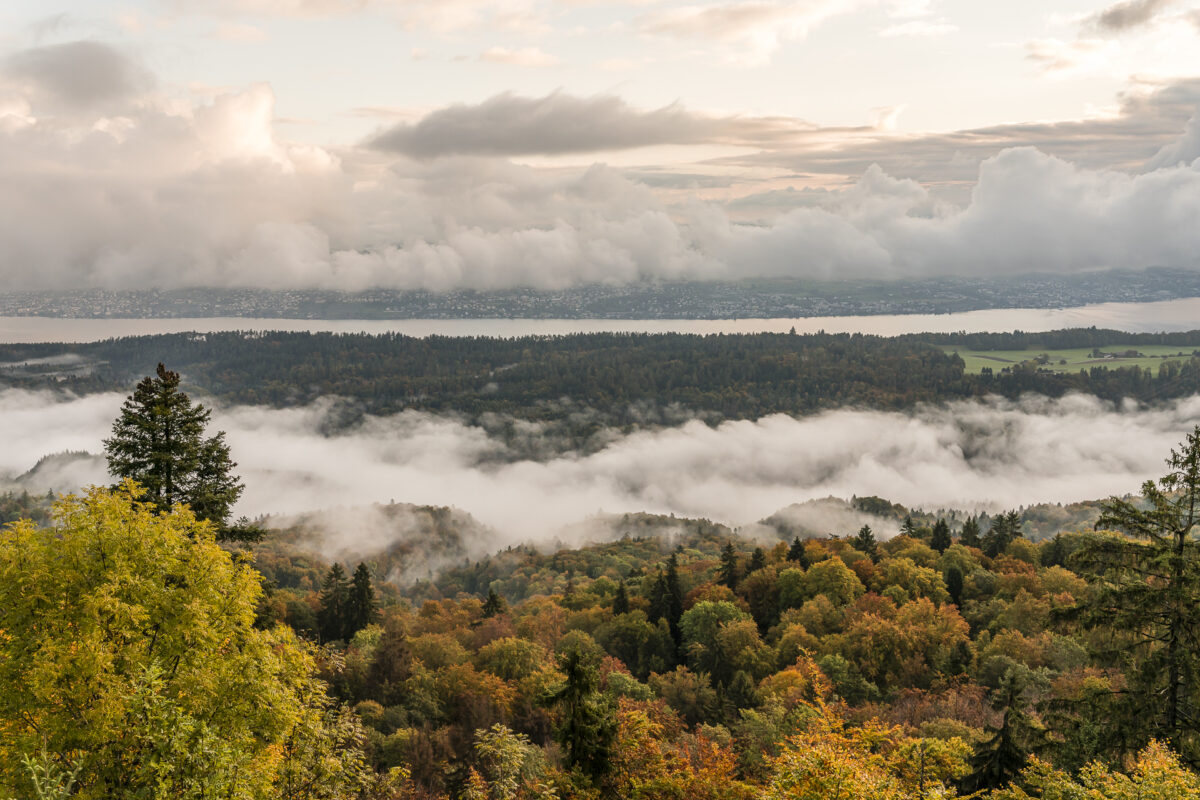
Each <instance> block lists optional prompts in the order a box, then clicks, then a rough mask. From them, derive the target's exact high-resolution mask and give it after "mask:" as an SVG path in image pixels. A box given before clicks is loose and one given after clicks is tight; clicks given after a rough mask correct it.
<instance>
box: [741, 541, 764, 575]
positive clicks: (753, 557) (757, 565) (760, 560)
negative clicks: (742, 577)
mask: <svg viewBox="0 0 1200 800" xmlns="http://www.w3.org/2000/svg"><path fill="white" fill-rule="evenodd" d="M766 565H767V554H766V552H765V551H764V550H763V549H762V548H761V547H756V548H754V552H753V553H751V554H750V566H749V567H747V568H746V574H747V575H750V574H753V573H755V572H758V571H759V570H760V569H762V568H763V567H765V566H766Z"/></svg>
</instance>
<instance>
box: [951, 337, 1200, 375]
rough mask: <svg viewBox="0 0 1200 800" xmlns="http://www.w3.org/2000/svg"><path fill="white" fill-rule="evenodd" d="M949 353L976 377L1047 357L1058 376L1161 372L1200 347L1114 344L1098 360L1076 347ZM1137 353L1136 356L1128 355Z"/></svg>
mask: <svg viewBox="0 0 1200 800" xmlns="http://www.w3.org/2000/svg"><path fill="white" fill-rule="evenodd" d="M939 346H940V347H941V349H942V350H943V351H945V352H947V353H958V355H959V356H960V357H961V358H962V360H963V361H964V362H966V365H967V368H966V371H967V372H968V373H972V374H977V373H979V372H981V371H982V370H983V368H984V367H991V368H992V369H993V370H994V371H995V372H999V371H1000V370H1002V369H1003V368H1005V367H1011V366H1015V365H1017V364H1020V363H1022V362H1025V361H1033V360H1035V359H1037V358H1038V357H1039V356H1043V355H1044V356H1047V357H1048V358H1047V359H1046V361H1045V363H1044V364H1041V365H1040V366H1042V367H1043V368H1044V369H1049V370H1054V371H1055V372H1078V371H1079V370H1081V369H1091V368H1092V367H1097V366H1100V367H1142V368H1144V369H1150V370H1153V371H1156V372H1157V371H1158V367H1159V365H1161V364H1163V363H1165V362H1168V361H1177V362H1178V361H1186V360H1188V359H1190V358H1191V357H1192V352H1193V351H1194V350H1197V349H1200V344H1198V345H1196V346H1194V347H1192V346H1181V345H1163V344H1143V345H1126V344H1111V345H1106V346H1104V347H1101V348H1098V349H1099V350H1100V351H1101V353H1103V354H1104V355H1102V356H1101V357H1099V358H1097V357H1096V356H1095V354H1094V353H1093V348H1090V347H1076V348H1068V349H1065V350H1047V349H1040V348H1033V347H1031V348H1029V349H1028V350H969V349H966V348H963V347H958V346H955V345H939ZM1129 351H1136V352H1137V353H1138V355H1137V356H1133V357H1131V356H1128V355H1126V354H1127V353H1128V352H1129Z"/></svg>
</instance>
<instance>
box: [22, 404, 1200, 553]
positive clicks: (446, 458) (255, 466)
mask: <svg viewBox="0 0 1200 800" xmlns="http://www.w3.org/2000/svg"><path fill="white" fill-rule="evenodd" d="M121 399H122V398H121V397H120V396H118V395H113V394H109V395H94V396H89V397H86V398H71V397H61V396H57V397H56V396H52V395H50V394H48V393H33V392H24V391H17V390H6V391H3V392H0V438H2V440H3V441H4V442H5V443H6V445H7V446H6V447H5V448H4V449H3V451H0V473H7V475H8V476H9V477H12V476H16V475H19V474H21V473H23V472H25V471H26V470H28V469H29V468H30V467H32V466H33V465H34V463H35V462H37V461H38V459H39V458H40V457H42V456H44V455H46V454H47V453H52V452H58V451H64V450H87V451H90V452H92V453H96V452H99V451H100V449H101V441H102V439H103V437H104V436H105V435H106V434H107V432H108V430H109V426H110V425H111V420H112V418H113V417H114V416H115V415H116V413H117V409H118V408H119V406H120V402H121ZM334 407H335V402H334V401H325V402H322V403H317V404H314V405H311V406H307V407H303V408H296V409H283V410H279V409H270V408H265V407H233V408H227V409H219V410H217V411H216V413H215V414H214V416H213V425H214V427H216V428H220V429H222V430H225V431H226V432H227V434H228V440H229V444H230V445H231V447H232V449H233V455H234V458H235V460H236V461H237V462H238V463H239V466H238V472H239V473H240V474H241V475H242V477H243V478H244V479H245V482H246V487H247V488H246V493H245V496H244V497H243V498H242V501H241V503H240V504H239V507H238V509H237V511H238V513H245V514H249V515H251V516H254V515H258V514H267V513H275V514H294V513H302V512H305V511H310V510H315V509H321V508H333V507H346V506H354V505H369V504H371V503H377V502H381V503H388V502H389V501H393V500H394V501H395V502H397V503H413V504H418V505H426V504H428V505H440V506H454V507H457V508H460V509H463V510H465V511H467V512H469V513H470V514H472V515H473V516H474V517H476V518H477V519H478V520H479V521H480V522H482V523H483V524H485V525H487V526H491V527H492V528H494V529H495V530H496V531H497V534H496V536H497V539H498V540H497V541H495V542H493V543H492V544H493V545H494V546H495V547H502V546H504V545H506V544H509V543H513V542H520V541H527V540H530V539H534V540H538V539H550V538H552V537H554V536H555V535H556V534H557V533H558V532H559V531H560V530H561V529H562V528H563V527H564V526H566V525H568V524H570V523H575V522H578V521H579V520H581V519H583V518H585V517H587V516H588V515H591V514H594V513H596V512H599V511H604V512H608V513H621V512H633V511H648V512H653V513H662V514H676V515H679V516H688V517H707V518H710V519H713V520H716V521H720V522H725V523H727V524H731V525H744V524H748V523H751V522H754V521H756V520H760V519H762V518H764V517H766V516H769V515H770V514H772V513H774V512H776V511H778V510H780V509H782V508H784V507H785V506H788V505H790V504H792V503H797V502H803V501H805V500H809V499H813V498H820V497H826V496H829V495H833V496H837V497H847V498H848V497H850V496H851V495H860V496H861V495H879V496H881V497H885V498H887V499H889V500H892V501H894V502H899V503H903V504H905V505H908V506H910V507H924V508H936V507H951V506H953V507H959V508H964V509H1001V508H1009V507H1014V506H1017V505H1021V504H1030V503H1037V502H1070V501H1076V500H1082V499H1092V498H1098V497H1104V496H1107V495H1110V494H1124V493H1128V492H1135V491H1137V489H1138V487H1139V485H1140V483H1141V482H1142V481H1143V480H1145V479H1147V478H1151V477H1157V476H1159V475H1161V474H1162V472H1163V470H1164V459H1165V458H1166V457H1167V455H1168V453H1169V451H1170V449H1171V448H1172V447H1174V446H1177V445H1178V444H1179V442H1180V441H1181V440H1182V438H1183V436H1184V434H1185V433H1186V432H1187V431H1188V430H1190V429H1191V428H1192V426H1194V425H1195V424H1197V423H1200V397H1192V398H1187V399H1184V400H1180V401H1177V402H1174V403H1171V404H1169V405H1166V406H1163V407H1160V408H1154V409H1140V408H1137V407H1134V406H1132V405H1131V406H1128V407H1125V408H1118V407H1114V406H1112V405H1110V404H1106V403H1103V402H1101V401H1098V400H1096V399H1095V398H1091V397H1084V396H1071V397H1067V398H1064V399H1062V400H1049V399H1045V398H1026V399H1024V400H1022V401H1020V402H1008V401H1003V400H998V399H993V400H988V401H981V402H958V403H952V404H949V405H947V406H944V407H921V408H918V409H916V410H915V411H913V412H911V413H899V412H880V411H863V410H838V411H831V412H827V413H823V414H819V415H814V416H810V417H805V418H800V419H796V418H792V417H788V416H784V415H774V416H769V417H765V418H762V419H759V420H757V421H735V422H726V423H723V424H721V425H718V426H716V427H708V426H706V425H704V424H703V423H701V422H690V423H687V424H685V425H682V426H680V427H677V428H671V429H664V430H655V431H643V432H638V433H633V434H629V435H620V434H617V433H615V432H614V434H613V440H612V443H611V444H609V445H608V446H607V447H605V448H604V449H602V450H600V451H599V452H596V453H593V454H587V455H584V454H579V453H568V454H566V455H562V456H558V457H554V458H551V459H548V460H545V461H532V460H515V461H513V460H508V459H506V458H505V455H506V451H505V448H504V445H503V443H502V442H499V441H497V440H495V439H492V438H489V437H488V436H487V434H486V433H485V432H484V431H483V430H481V429H480V428H477V427H472V426H469V425H466V424H464V423H463V422H462V421H460V420H458V419H455V418H452V417H448V416H438V415H433V414H427V413H420V412H404V413H401V414H397V415H394V416H389V417H367V418H365V419H364V420H363V422H362V423H361V424H360V425H358V426H356V427H354V428H352V429H350V430H346V431H343V432H339V433H336V434H334V435H330V436H327V435H325V434H324V433H323V430H326V429H327V428H326V426H325V425H324V423H325V421H326V420H327V417H328V416H329V414H330V413H331V411H332V410H333V409H334ZM531 435H536V428H534V429H533V432H532V434H531ZM81 464H82V465H83V466H81ZM44 467H45V468H44V469H42V470H40V471H39V472H40V476H39V481H41V482H43V483H45V482H46V481H50V480H52V479H53V476H51V475H48V474H47V471H48V470H49V469H50V468H52V467H53V464H49V465H44ZM89 471H90V472H92V473H94V474H91V475H89V476H87V477H84V476H82V475H81V474H80V473H81V472H89ZM61 479H62V481H63V483H62V484H61V485H62V486H63V487H64V488H72V486H71V484H72V483H74V484H78V483H82V482H86V480H92V481H95V482H105V481H106V480H107V478H106V476H105V475H104V474H103V472H102V469H101V468H100V465H99V463H98V462H96V461H91V462H74V465H73V466H72V468H71V470H70V471H69V472H64V473H63V474H62V475H61ZM355 527H356V526H348V528H350V529H348V530H346V531H344V532H343V535H345V536H355V535H356V534H355V531H354V530H353V528H355ZM841 532H842V533H844V532H845V531H841Z"/></svg>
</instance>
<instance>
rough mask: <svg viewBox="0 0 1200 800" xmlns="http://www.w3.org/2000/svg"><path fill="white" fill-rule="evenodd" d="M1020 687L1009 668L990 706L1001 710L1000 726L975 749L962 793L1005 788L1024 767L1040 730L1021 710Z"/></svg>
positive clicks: (1022, 709) (963, 782) (1018, 681)
mask: <svg viewBox="0 0 1200 800" xmlns="http://www.w3.org/2000/svg"><path fill="white" fill-rule="evenodd" d="M1022 689H1023V687H1022V685H1021V682H1020V680H1019V679H1018V678H1017V677H1016V675H1015V673H1014V671H1013V670H1009V671H1008V673H1007V674H1005V676H1004V678H1003V679H1002V680H1001V682H1000V688H999V689H998V690H997V692H996V694H995V695H994V696H993V698H992V707H993V708H995V709H996V710H997V711H1000V712H1002V713H1003V717H1002V718H1001V722H1000V727H999V728H998V729H996V730H995V731H994V733H993V734H992V737H991V738H990V739H988V740H987V741H985V742H982V743H981V744H980V745H979V746H978V747H977V748H976V750H975V755H974V756H973V757H972V758H971V772H970V774H968V775H967V776H966V777H965V778H964V779H963V781H962V786H961V788H962V789H963V791H964V792H980V791H984V790H987V789H999V788H1002V787H1005V786H1007V785H1008V784H1010V783H1012V781H1013V780H1014V779H1015V778H1017V777H1018V776H1019V775H1020V774H1021V770H1022V769H1024V768H1025V762H1026V761H1027V760H1028V753H1029V750H1030V749H1031V748H1032V746H1033V745H1034V744H1035V742H1036V741H1037V739H1038V733H1039V732H1038V729H1037V726H1036V724H1035V723H1034V722H1033V720H1032V719H1031V718H1030V716H1029V715H1028V713H1026V711H1025V709H1024V703H1023V701H1022V699H1021V692H1022Z"/></svg>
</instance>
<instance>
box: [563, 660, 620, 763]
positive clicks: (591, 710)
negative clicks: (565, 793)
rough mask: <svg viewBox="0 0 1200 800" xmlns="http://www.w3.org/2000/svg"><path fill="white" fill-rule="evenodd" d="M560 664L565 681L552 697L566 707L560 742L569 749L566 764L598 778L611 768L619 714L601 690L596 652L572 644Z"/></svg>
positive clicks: (566, 749)
mask: <svg viewBox="0 0 1200 800" xmlns="http://www.w3.org/2000/svg"><path fill="white" fill-rule="evenodd" d="M558 668H559V670H560V671H561V672H562V673H563V674H564V675H565V676H566V682H565V684H564V685H563V687H562V689H560V690H559V691H558V692H556V693H555V694H554V695H552V698H551V699H552V700H553V702H555V703H556V704H557V705H558V706H559V707H560V708H561V709H562V711H563V722H562V727H561V728H560V729H559V742H560V743H561V744H562V746H563V749H564V750H565V751H566V760H567V766H568V767H570V768H572V769H578V770H579V771H580V772H582V773H583V774H585V775H587V776H588V777H590V778H592V779H593V780H598V779H599V778H601V777H603V776H604V774H605V773H606V772H607V771H608V761H609V757H610V756H611V754H612V745H613V740H614V739H615V738H616V734H617V722H616V715H615V713H614V712H613V709H612V706H611V705H610V704H609V703H608V701H607V698H605V697H604V695H603V694H602V693H601V692H600V689H599V686H600V672H599V669H598V665H597V664H596V659H595V657H594V656H592V655H591V654H589V653H587V652H586V651H584V650H583V649H582V648H579V647H573V648H570V649H569V650H567V652H565V653H563V654H562V655H561V656H559V659H558Z"/></svg>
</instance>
